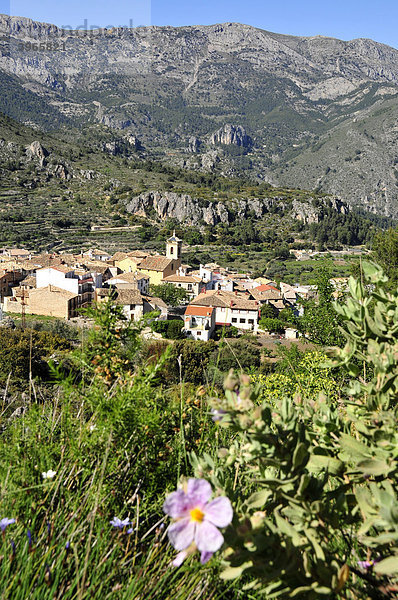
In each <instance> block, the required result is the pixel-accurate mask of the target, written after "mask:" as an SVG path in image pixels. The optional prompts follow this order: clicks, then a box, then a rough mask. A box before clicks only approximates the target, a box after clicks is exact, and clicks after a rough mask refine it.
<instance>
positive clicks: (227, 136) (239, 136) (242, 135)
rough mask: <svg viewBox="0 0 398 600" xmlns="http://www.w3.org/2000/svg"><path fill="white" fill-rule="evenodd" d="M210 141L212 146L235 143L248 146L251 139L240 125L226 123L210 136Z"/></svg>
mask: <svg viewBox="0 0 398 600" xmlns="http://www.w3.org/2000/svg"><path fill="white" fill-rule="evenodd" d="M210 143H211V144H213V146H216V145H218V144H224V145H225V146H230V145H235V146H243V147H244V148H248V147H249V146H250V145H251V139H250V137H249V136H248V135H247V133H246V130H245V128H244V127H242V126H241V125H237V126H236V125H229V124H226V125H224V126H223V127H220V129H218V130H217V131H215V132H214V133H213V134H212V135H211V136H210Z"/></svg>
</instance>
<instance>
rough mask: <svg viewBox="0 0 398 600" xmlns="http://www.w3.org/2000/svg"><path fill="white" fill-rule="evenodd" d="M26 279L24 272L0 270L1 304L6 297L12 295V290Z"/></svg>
mask: <svg viewBox="0 0 398 600" xmlns="http://www.w3.org/2000/svg"><path fill="white" fill-rule="evenodd" d="M24 277H25V275H24V273H22V271H18V270H14V269H13V270H11V271H8V270H0V302H3V300H4V298H5V297H6V296H11V295H12V288H13V287H14V286H16V285H17V284H18V283H19V282H20V281H21V280H22V279H23V278H24Z"/></svg>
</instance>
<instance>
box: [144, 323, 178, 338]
mask: <svg viewBox="0 0 398 600" xmlns="http://www.w3.org/2000/svg"><path fill="white" fill-rule="evenodd" d="M183 327H184V322H183V321H181V320H178V321H177V320H173V321H152V323H151V329H152V331H156V332H157V333H161V334H162V337H164V338H168V339H169V340H180V339H182V338H183V337H184V334H183V332H182V329H183Z"/></svg>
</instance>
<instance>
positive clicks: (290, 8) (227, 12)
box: [0, 0, 398, 48]
mask: <svg viewBox="0 0 398 600" xmlns="http://www.w3.org/2000/svg"><path fill="white" fill-rule="evenodd" d="M0 12H3V13H6V14H12V15H17V16H24V17H30V18H32V19H35V20H37V21H45V22H47V23H55V24H56V25H59V26H62V25H63V26H66V25H69V26H71V27H73V28H76V27H78V26H82V27H83V28H84V27H86V28H87V29H89V28H90V27H91V26H93V27H94V26H100V27H105V26H107V25H108V26H109V25H112V26H122V25H125V26H128V25H129V24H132V25H133V26H138V25H173V26H179V25H209V24H213V23H224V22H230V21H232V22H239V23H246V24H248V25H254V26H256V27H260V28H262V29H267V30H269V31H273V32H277V33H286V34H291V35H303V36H312V35H325V36H331V37H337V38H340V39H343V40H350V39H353V38H358V37H366V38H371V39H373V40H376V41H378V42H383V43H385V44H389V45H390V46H394V47H395V48H398V27H397V24H398V0H379V1H378V2H376V1H375V0H326V1H323V2H322V0H279V1H278V0H196V1H195V0H167V2H166V1H165V0H131V1H123V0H112V1H109V0H107V1H106V2H104V1H103V0H100V1H98V0H97V1H95V0H67V1H65V0H64V1H63V2H62V1H61V2H60V1H59V0H0Z"/></svg>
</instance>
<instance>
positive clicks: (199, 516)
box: [189, 508, 205, 523]
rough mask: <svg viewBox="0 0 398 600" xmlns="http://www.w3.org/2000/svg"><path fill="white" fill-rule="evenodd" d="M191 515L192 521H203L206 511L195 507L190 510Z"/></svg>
mask: <svg viewBox="0 0 398 600" xmlns="http://www.w3.org/2000/svg"><path fill="white" fill-rule="evenodd" d="M189 514H190V515H191V519H192V521H196V522H197V523H201V522H202V521H203V519H204V516H205V513H204V512H202V511H201V510H200V508H193V509H192V510H190V511H189Z"/></svg>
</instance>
